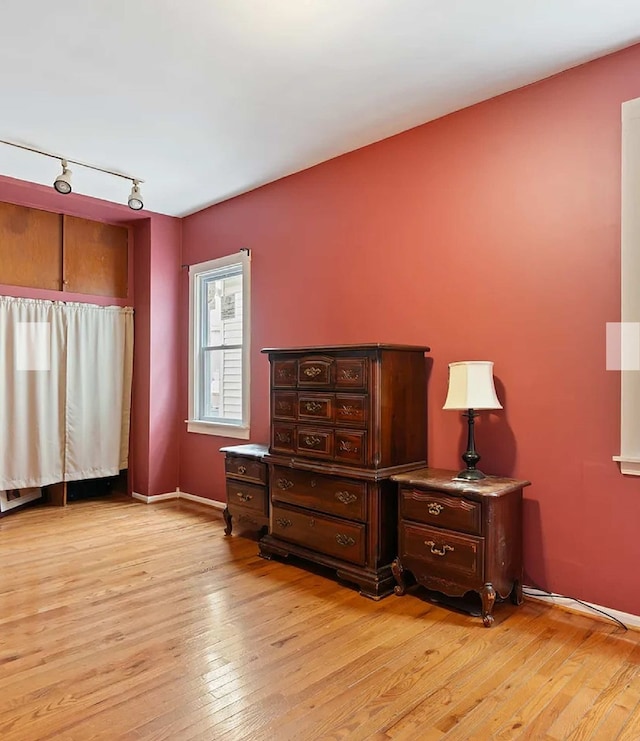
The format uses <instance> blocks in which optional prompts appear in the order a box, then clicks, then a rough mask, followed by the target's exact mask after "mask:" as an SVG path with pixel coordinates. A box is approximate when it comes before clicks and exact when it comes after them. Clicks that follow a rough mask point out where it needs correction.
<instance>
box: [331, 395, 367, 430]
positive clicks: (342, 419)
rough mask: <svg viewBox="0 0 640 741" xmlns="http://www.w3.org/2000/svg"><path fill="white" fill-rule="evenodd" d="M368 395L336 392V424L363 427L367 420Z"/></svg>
mask: <svg viewBox="0 0 640 741" xmlns="http://www.w3.org/2000/svg"><path fill="white" fill-rule="evenodd" d="M368 409H369V397H368V396H365V395H360V396H358V395H356V394H336V402H335V420H336V424H337V425H341V426H346V427H365V426H366V424H367V422H368V420H369V415H368Z"/></svg>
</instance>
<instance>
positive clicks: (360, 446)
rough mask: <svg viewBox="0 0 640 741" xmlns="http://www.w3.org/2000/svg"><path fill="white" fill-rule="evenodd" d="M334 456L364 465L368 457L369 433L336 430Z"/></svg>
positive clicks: (346, 461)
mask: <svg viewBox="0 0 640 741" xmlns="http://www.w3.org/2000/svg"><path fill="white" fill-rule="evenodd" d="M333 457H334V458H335V460H337V461H343V462H345V463H355V464H357V465H362V464H363V463H364V462H365V460H366V458H367V433H366V432H356V431H353V430H352V431H349V432H347V431H346V430H336V431H335V450H334V455H333Z"/></svg>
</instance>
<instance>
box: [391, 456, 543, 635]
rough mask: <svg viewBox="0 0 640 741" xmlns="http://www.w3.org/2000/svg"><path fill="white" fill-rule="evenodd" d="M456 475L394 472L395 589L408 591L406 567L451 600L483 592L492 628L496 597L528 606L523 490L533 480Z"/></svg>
mask: <svg viewBox="0 0 640 741" xmlns="http://www.w3.org/2000/svg"><path fill="white" fill-rule="evenodd" d="M455 476H456V472H455V471H446V470H443V469H435V468H422V469H419V470H416V471H412V472H410V473H403V474H398V475H396V476H393V477H392V480H393V481H395V482H397V484H398V487H399V492H398V535H399V545H398V554H399V555H398V557H397V558H396V559H395V561H394V562H393V565H392V571H393V575H394V576H395V579H396V581H397V584H398V586H397V587H396V588H395V592H396V594H404V593H405V589H406V579H405V572H406V571H408V572H410V573H411V574H412V575H413V576H414V577H415V579H416V580H417V581H418V582H419V583H420V584H422V585H423V586H425V587H426V588H427V589H433V590H437V591H438V592H442V593H444V594H446V595H448V596H450V597H461V596H463V595H464V594H465V593H466V592H470V591H474V592H477V593H478V594H479V595H480V597H481V599H482V621H483V623H484V624H485V626H486V627H490V626H491V624H492V623H493V615H492V611H493V605H494V603H495V600H496V597H499V598H501V599H506V598H507V597H510V598H511V601H512V602H513V603H514V604H516V605H519V604H521V603H522V490H523V488H524V487H525V486H528V485H529V484H530V483H531V482H530V481H519V480H517V479H508V478H500V477H497V476H487V477H486V478H485V479H481V480H480V481H460V480H456V479H455Z"/></svg>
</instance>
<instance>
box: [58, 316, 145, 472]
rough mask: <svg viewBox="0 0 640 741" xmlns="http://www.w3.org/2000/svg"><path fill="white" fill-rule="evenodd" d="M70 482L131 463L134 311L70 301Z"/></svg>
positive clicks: (67, 433) (67, 442) (67, 446)
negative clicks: (130, 429) (129, 457)
mask: <svg viewBox="0 0 640 741" xmlns="http://www.w3.org/2000/svg"><path fill="white" fill-rule="evenodd" d="M65 316H66V325H67V394H66V415H65V416H66V426H65V457H66V463H65V475H64V480H65V481H75V480H78V479H95V478H100V477H102V476H115V475H117V474H118V472H119V471H120V469H121V468H126V467H127V453H128V449H129V409H130V401H131V374H132V368H133V343H132V339H133V310H132V309H121V308H119V307H117V306H106V307H105V306H94V305H92V304H66V306H65Z"/></svg>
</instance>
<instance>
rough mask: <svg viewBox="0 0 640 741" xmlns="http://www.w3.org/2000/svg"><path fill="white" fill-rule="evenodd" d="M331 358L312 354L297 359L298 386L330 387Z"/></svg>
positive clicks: (331, 373) (331, 374)
mask: <svg viewBox="0 0 640 741" xmlns="http://www.w3.org/2000/svg"><path fill="white" fill-rule="evenodd" d="M333 362H334V361H333V359H332V358H327V357H322V356H315V357H314V356H312V357H304V358H300V360H299V361H298V386H300V387H302V388H304V387H316V388H318V387H324V388H330V387H331V386H332V385H333Z"/></svg>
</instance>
